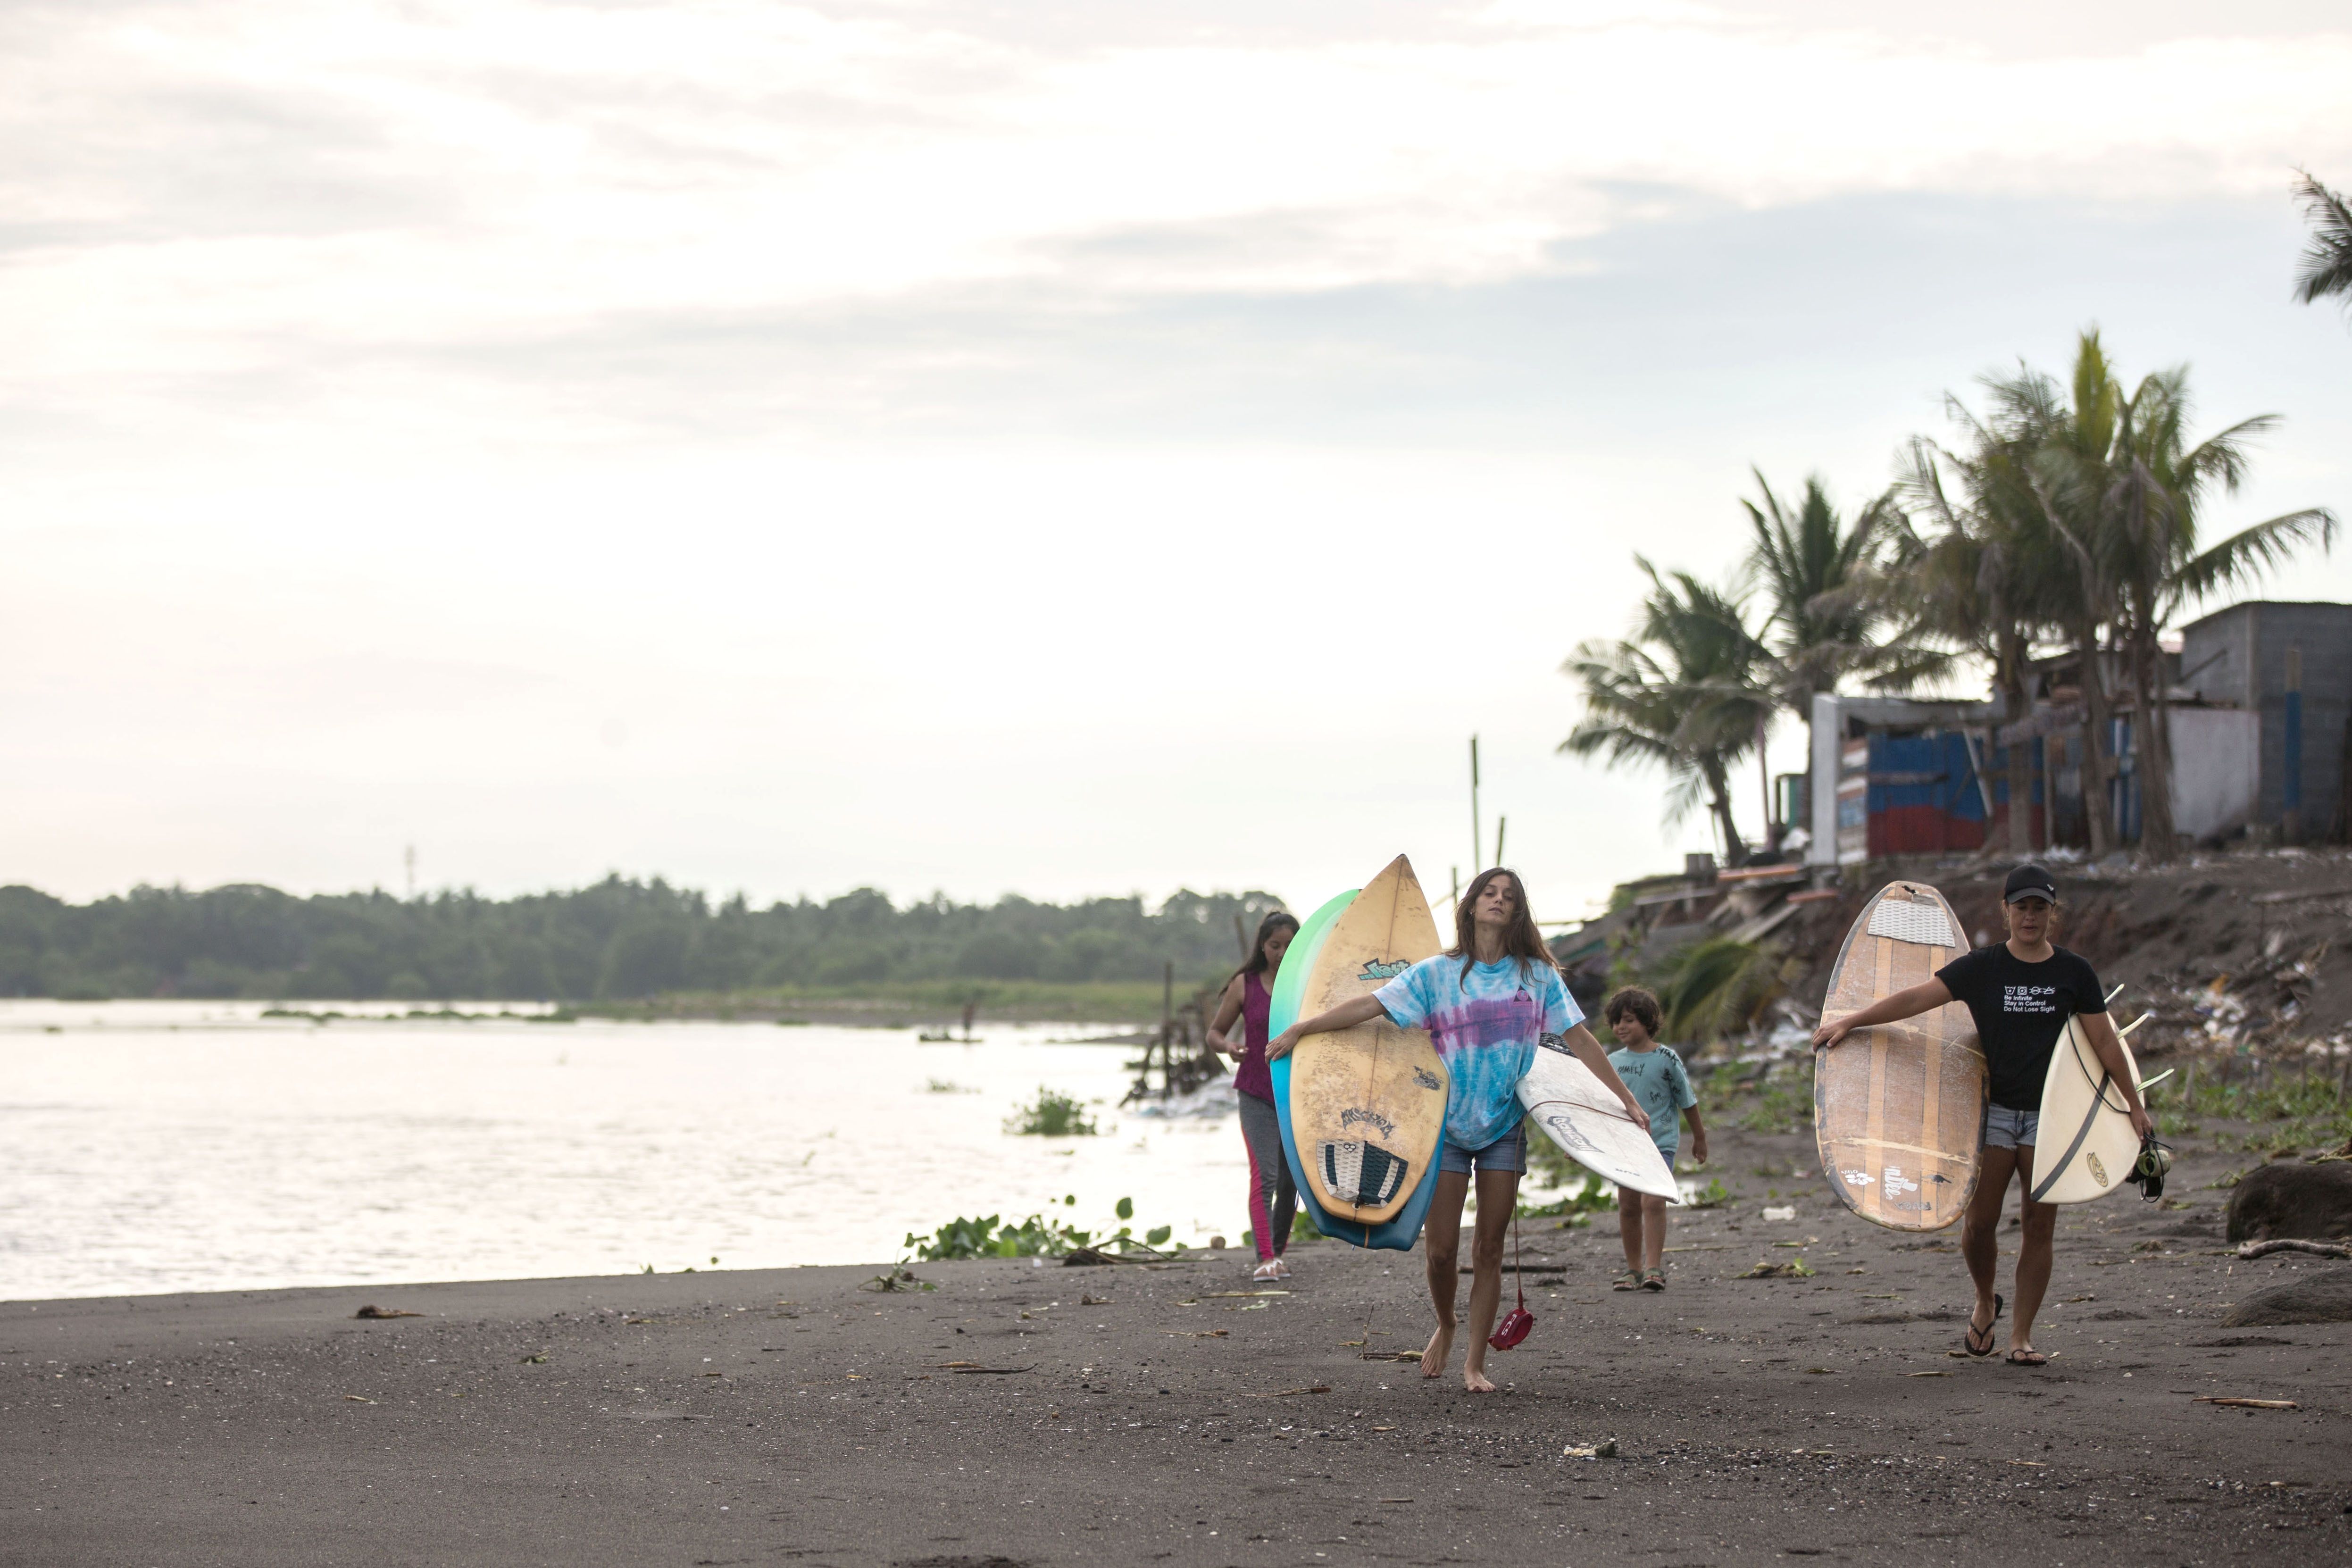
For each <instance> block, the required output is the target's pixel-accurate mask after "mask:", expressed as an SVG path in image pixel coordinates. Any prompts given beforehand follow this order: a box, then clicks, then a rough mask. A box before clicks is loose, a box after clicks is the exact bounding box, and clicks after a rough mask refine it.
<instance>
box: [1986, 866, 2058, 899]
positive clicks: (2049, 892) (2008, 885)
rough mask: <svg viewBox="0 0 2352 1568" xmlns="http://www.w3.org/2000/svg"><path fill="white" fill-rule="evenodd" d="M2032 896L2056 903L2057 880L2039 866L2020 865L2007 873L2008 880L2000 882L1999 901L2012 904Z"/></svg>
mask: <svg viewBox="0 0 2352 1568" xmlns="http://www.w3.org/2000/svg"><path fill="white" fill-rule="evenodd" d="M2032 898H2043V899H2047V900H2050V901H2051V902H2052V903H2053V904H2054V903H2056V902H2057V901H2058V883H2057V880H2056V879H2054V878H2053V877H2052V876H2051V875H2050V873H2049V872H2047V871H2045V870H2043V869H2042V868H2041V867H2039V866H2020V867H2019V868H2017V869H2016V870H2014V871H2011V873H2010V874H2009V880H2008V881H2006V882H2004V883H2002V884H2001V889H2000V901H2001V902H2002V903H2004V904H2013V903H2015V902H2017V900H2020V899H2032Z"/></svg>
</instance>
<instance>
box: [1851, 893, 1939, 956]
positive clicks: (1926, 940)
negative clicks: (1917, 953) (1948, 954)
mask: <svg viewBox="0 0 2352 1568" xmlns="http://www.w3.org/2000/svg"><path fill="white" fill-rule="evenodd" d="M1866 929H1867V930H1868V931H1869V932H1870V934H1871V935H1873V936H1890V937H1893V938H1894V939H1895V941H1896V942H1917V943H1918V944H1919V945H1920V946H1922V947H1946V948H1948V947H1956V946H1958V942H1955V941H1954V940H1953V936H1952V921H1951V917H1949V916H1948V915H1947V914H1945V913H1944V910H1943V906H1942V905H1940V904H1937V903H1933V902H1929V901H1926V900H1922V901H1921V902H1918V903H1911V902H1908V901H1906V900H1900V899H1881V900H1878V907H1877V908H1876V909H1874V910H1871V911H1870V924H1869V926H1868V927H1867V928H1866Z"/></svg>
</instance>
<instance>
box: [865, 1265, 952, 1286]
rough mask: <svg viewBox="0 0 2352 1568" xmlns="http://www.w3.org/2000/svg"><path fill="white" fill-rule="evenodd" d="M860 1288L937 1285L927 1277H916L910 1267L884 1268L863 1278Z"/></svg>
mask: <svg viewBox="0 0 2352 1568" xmlns="http://www.w3.org/2000/svg"><path fill="white" fill-rule="evenodd" d="M857 1288H858V1289H860V1290H874V1291H883V1290H936V1289H939V1287H938V1286H936V1285H934V1284H932V1283H931V1282H930V1281H929V1280H928V1279H916V1278H915V1271H914V1270H913V1269H911V1268H886V1269H884V1270H883V1271H882V1272H881V1273H879V1274H877V1275H876V1276H874V1278H873V1279H866V1280H863V1281H861V1282H860V1283H859V1284H858V1287H857Z"/></svg>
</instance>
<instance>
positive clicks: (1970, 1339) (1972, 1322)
mask: <svg viewBox="0 0 2352 1568" xmlns="http://www.w3.org/2000/svg"><path fill="white" fill-rule="evenodd" d="M2008 1305H2009V1303H2008V1302H2006V1301H2004V1300H2001V1299H2000V1296H1998V1295H1996V1296H1994V1297H1993V1299H1992V1323H1987V1324H1986V1325H1985V1326H1984V1327H1983V1328H1981V1329H1979V1328H1978V1327H1977V1323H1976V1314H1975V1313H1974V1312H1973V1311H1972V1312H1970V1313H1969V1331H1968V1334H1967V1336H1966V1337H1965V1338H1963V1339H1962V1340H1961V1341H1960V1348H1961V1349H1962V1350H1964V1351H1966V1352H1969V1354H1970V1355H1972V1356H1974V1357H1976V1358H1977V1360H1979V1361H1982V1360H1984V1358H1985V1357H1987V1356H1989V1355H1990V1354H1992V1329H1993V1323H1998V1322H2000V1310H2001V1309H2002V1308H2003V1307H2006V1306H2008ZM1979 1334H1982V1335H1983V1336H1984V1342H1985V1347H1984V1349H1982V1350H1979V1349H1977V1336H1978V1335H1979Z"/></svg>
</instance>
